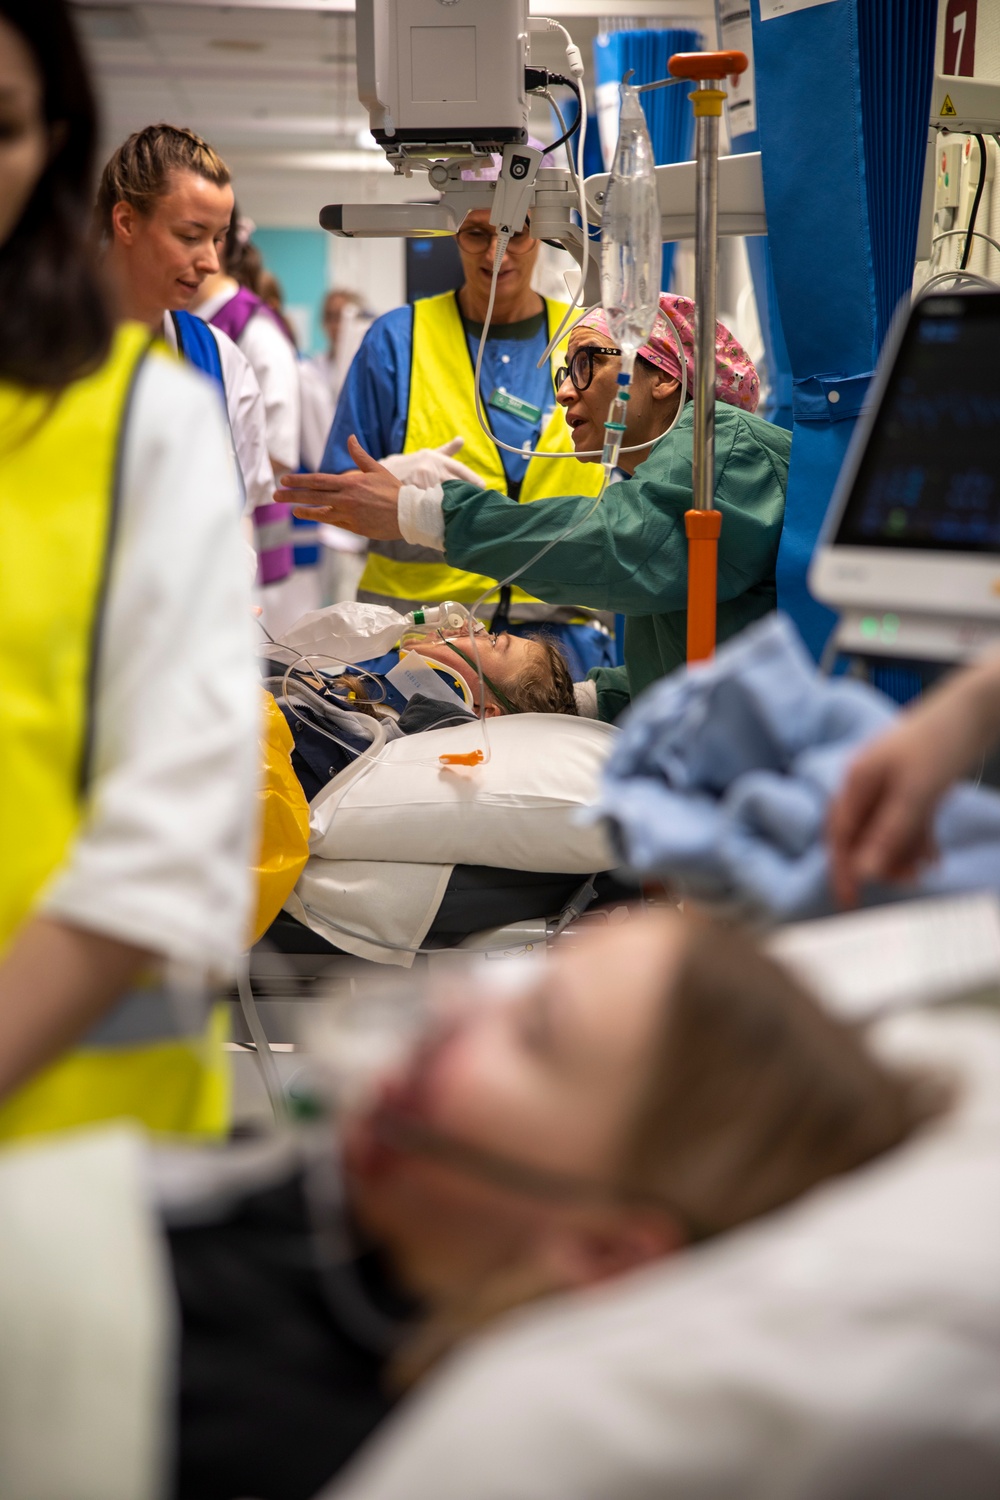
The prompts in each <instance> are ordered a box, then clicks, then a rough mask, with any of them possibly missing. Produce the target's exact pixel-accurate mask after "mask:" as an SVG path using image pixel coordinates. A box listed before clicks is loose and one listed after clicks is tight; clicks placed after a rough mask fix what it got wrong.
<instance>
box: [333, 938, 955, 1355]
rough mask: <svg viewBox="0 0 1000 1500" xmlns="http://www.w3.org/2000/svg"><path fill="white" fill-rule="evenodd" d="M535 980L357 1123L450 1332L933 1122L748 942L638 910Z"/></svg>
mask: <svg viewBox="0 0 1000 1500" xmlns="http://www.w3.org/2000/svg"><path fill="white" fill-rule="evenodd" d="M537 975H538V977H537V978H533V979H531V980H529V981H528V982H527V983H526V984H525V985H524V987H523V988H522V989H521V990H519V991H518V992H517V993H516V994H514V995H513V996H511V997H509V998H506V999H503V1000H501V1001H487V1002H483V1003H477V1004H469V1005H468V1006H463V1007H462V1008H461V1009H460V1010H459V1012H458V1013H457V1016H456V1018H455V1019H453V1020H451V1021H449V1022H442V1023H440V1026H439V1029H438V1030H437V1031H436V1032H433V1033H432V1034H431V1035H430V1036H429V1037H428V1039H427V1040H426V1041H425V1043H424V1044H423V1045H422V1046H421V1047H419V1048H418V1049H417V1050H416V1052H415V1053H414V1055H413V1056H412V1057H411V1058H410V1060H409V1062H408V1063H407V1064H406V1065H404V1066H403V1067H402V1068H401V1069H400V1070H399V1071H398V1072H397V1073H396V1074H395V1076H392V1077H390V1078H388V1079H386V1080H384V1081H383V1083H382V1085H381V1088H380V1089H379V1090H378V1091H377V1093H376V1096H375V1103H374V1104H373V1105H372V1107H371V1108H370V1109H369V1110H368V1111H367V1112H364V1113H362V1114H360V1115H358V1116H357V1117H355V1119H354V1120H353V1122H352V1123H351V1125H350V1126H349V1128H348V1131H347V1137H346V1165H347V1171H348V1179H349V1182H350V1184H351V1192H352V1196H353V1201H354V1204H355V1208H356V1211H357V1214H358V1217H359V1219H360V1222H361V1223H362V1224H363V1225H364V1226H365V1227H366V1228H367V1229H368V1231H369V1232H370V1233H372V1234H373V1235H374V1236H375V1237H376V1239H377V1240H378V1241H379V1242H381V1243H382V1244H383V1245H385V1246H386V1247H387V1248H388V1250H389V1251H390V1253H391V1256H392V1258H393V1260H394V1262H395V1264H396V1266H397V1268H398V1270H399V1271H400V1273H401V1274H402V1276H403V1277H404V1279H405V1280H406V1281H407V1282H408V1283H409V1284H410V1285H411V1286H412V1287H413V1288H415V1289H416V1290H418V1291H419V1292H420V1294H421V1295H423V1296H424V1297H425V1298H427V1299H428V1300H429V1302H430V1303H431V1305H432V1306H434V1305H436V1306H438V1307H439V1308H440V1309H444V1310H445V1312H446V1313H448V1314H450V1315H453V1316H454V1319H455V1322H456V1331H460V1328H459V1327H458V1325H461V1327H468V1326H469V1325H470V1324H472V1323H476V1322H478V1321H481V1320H482V1319H483V1318H484V1317H487V1316H489V1315H490V1314H491V1313H493V1312H495V1311H498V1310H500V1309H501V1308H503V1307H505V1306H509V1305H511V1304H513V1303H517V1302H520V1301H524V1300H527V1299H528V1298H530V1297H533V1296H537V1295H540V1294H542V1293H544V1292H547V1291H556V1290H562V1289H568V1288H573V1287H581V1286H585V1285H588V1284H591V1283H594V1282H598V1281H601V1280H603V1279H605V1278H607V1277H610V1276H614V1275H617V1274H620V1273H622V1272H626V1271H629V1270H631V1269H633V1268H636V1267H638V1266H641V1265H643V1264H645V1263H647V1262H650V1261H653V1260H655V1259H657V1258H659V1257H661V1256H664V1255H668V1254H670V1253H671V1252H673V1251H676V1250H678V1249H680V1248H681V1247H682V1246H684V1245H686V1244H689V1243H692V1242H694V1241H698V1240H701V1239H705V1238H708V1237H711V1236H713V1235H717V1234H720V1233H722V1232H724V1231H726V1230H729V1229H732V1228H735V1227H736V1226H737V1225H739V1224H742V1223H745V1222H746V1221H748V1220H751V1219H754V1218H756V1217H757V1216H758V1215H761V1214H765V1213H768V1212H769V1211H771V1210H772V1209H775V1208H778V1207H780V1206H781V1205H782V1204H784V1203H788V1202H790V1201H791V1200H793V1199H795V1198H797V1197H798V1196H799V1195H800V1194H802V1193H804V1192H806V1191H807V1190H808V1189H809V1188H811V1187H812V1186H814V1185H815V1184H816V1183H819V1182H821V1181H823V1180H824V1179H826V1178H829V1177H832V1176H835V1175H837V1174H839V1173H842V1172H847V1171H850V1170H851V1169H852V1168H854V1167H857V1166H859V1165H860V1164H861V1163H863V1162H866V1161H868V1160H870V1159H871V1158H872V1157H875V1156H878V1155H879V1154H880V1153H881V1152H884V1151H886V1150H889V1149H890V1148H891V1147H893V1146H895V1145H897V1144H898V1143H899V1142H901V1141H902V1140H904V1139H905V1138H906V1137H907V1136H908V1135H909V1134H910V1132H911V1131H912V1130H913V1128H914V1127H915V1125H916V1124H917V1123H918V1122H920V1121H921V1120H922V1119H923V1118H925V1116H926V1115H927V1114H929V1113H931V1112H932V1111H933V1109H934V1108H935V1106H933V1105H932V1104H931V1103H930V1102H929V1101H928V1097H927V1093H926V1088H925V1085H923V1084H922V1083H917V1082H915V1081H913V1080H911V1079H910V1078H908V1077H906V1076H904V1075H901V1074H897V1073H896V1072H894V1071H892V1070H890V1069H889V1068H887V1067H886V1066H884V1065H883V1064H881V1063H880V1062H878V1061H877V1060H876V1059H875V1058H874V1057H873V1056H872V1054H871V1053H870V1052H869V1051H868V1050H867V1048H866V1046H865V1044H864V1042H863V1039H862V1037H861V1035H860V1034H859V1033H858V1032H857V1031H856V1030H854V1029H851V1028H849V1027H846V1026H843V1025H840V1024H838V1023H837V1022H836V1021H834V1020H833V1019H831V1018H830V1017H829V1016H828V1015H826V1014H825V1013H824V1012H823V1011H822V1010H821V1009H820V1008H819V1006H818V1005H817V1004H816V1003H815V1002H814V1001H813V1000H812V999H811V998H810V997H809V996H808V995H807V994H805V993H804V992H803V991H802V990H801V989H800V988H799V986H798V985H797V984H796V983H795V982H794V981H793V980H792V979H791V978H790V977H789V976H788V975H787V974H786V973H785V972H784V971H783V970H781V969H780V968H778V966H777V965H776V964H774V963H773V962H772V961H771V960H769V959H768V958H766V957H764V956H763V955H762V954H761V953H760V952H759V951H758V950H757V949H756V948H755V947H754V946H753V944H752V943H751V942H750V941H749V940H748V939H747V938H746V937H744V936H743V935H741V934H740V933H739V932H736V931H733V930H728V929H725V928H722V927H720V926H717V925H710V924H702V923H700V922H694V921H691V920H685V919H682V918H679V917H676V916H673V915H666V914H655V915H648V916H644V917H636V918H633V919H632V920H631V921H629V922H627V923H623V924H621V925H619V926H607V927H605V928H603V929H600V930H598V931H596V932H593V933H591V934H590V935H589V936H587V937H586V938H581V939H580V940H579V941H578V942H577V943H575V944H574V945H572V946H567V947H566V948H564V949H561V950H559V951H558V952H557V953H556V954H555V955H554V956H553V957H552V959H551V961H550V963H548V964H547V965H545V966H541V967H539V969H538V970H537ZM446 1341H447V1340H446Z"/></svg>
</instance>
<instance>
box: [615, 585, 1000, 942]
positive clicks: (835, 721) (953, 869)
mask: <svg viewBox="0 0 1000 1500" xmlns="http://www.w3.org/2000/svg"><path fill="white" fill-rule="evenodd" d="M894 713H895V706H894V705H893V704H892V703H890V702H889V700H888V699H886V698H884V697H883V696H882V694H881V693H878V692H876V691H875V690H874V689H873V688H870V687H868V686H866V685H865V684H863V683H858V682H852V681H848V680H847V679H845V678H835V679H833V680H830V679H827V678H823V677H821V676H819V674H818V673H817V671H816V667H815V665H814V664H813V661H812V659H811V657H810V656H809V655H808V653H807V651H806V650H805V647H804V646H803V644H802V642H801V640H800V639H799V637H798V635H797V633H796V631H795V628H794V626H793V625H792V624H791V622H790V621H789V620H788V619H787V618H786V617H784V616H781V615H770V616H768V618H767V619H765V620H762V621H761V622H760V623H759V624H757V625H754V626H751V627H750V629H748V630H745V631H744V632H743V633H742V635H740V636H738V637H736V639H735V640H732V641H730V642H728V643H727V644H726V645H725V646H723V647H722V649H721V650H720V651H719V653H718V655H717V656H716V657H715V658H714V660H712V661H711V662H708V663H706V664H703V665H700V666H697V667H695V668H692V669H688V670H682V671H679V672H676V673H674V674H673V675H672V676H671V677H667V678H665V679H664V680H663V681H662V682H659V683H657V684H656V685H655V686H654V687H652V688H650V689H649V691H648V692H646V693H644V694H643V696H642V697H641V698H639V699H638V700H637V702H636V703H635V705H634V706H633V708H632V709H631V710H630V712H629V713H628V715H627V716H626V718H625V719H624V720H623V721H622V731H623V732H622V734H621V735H620V737H619V739H618V742H617V744H616V746H615V749H614V752H613V754H612V756H611V759H610V761H609V763H608V766H607V769H606V771H605V776H604V784H603V790H602V793H601V797H600V800H599V802H598V804H597V807H596V809H595V811H594V816H599V817H604V818H606V819H607V820H608V822H609V824H610V826H611V830H612V834H613V837H614V838H615V839H616V841H617V843H618V846H619V850H620V853H621V855H622V857H623V859H625V860H626V861H627V863H628V864H629V865H630V866H631V867H632V868H633V869H635V870H636V871H638V872H639V873H640V874H643V875H655V876H657V877H658V878H659V879H661V880H664V881H666V882H667V883H669V884H670V885H671V886H672V887H674V888H675V889H677V890H679V891H680V892H682V893H683V894H685V895H688V896H691V897H694V898H698V899H700V900H707V901H723V902H725V903H727V904H730V905H735V906H736V907H738V908H739V909H740V910H742V911H744V912H746V913H747V914H752V915H761V916H763V915H770V916H772V917H775V918H777V919H779V920H787V919H789V918H793V917H804V916H816V915H820V914H822V913H825V912H827V911H830V910H832V908H833V904H834V903H833V899H832V895H831V893H830V888H829V882H828V864H827V852H826V846H825V840H824V828H825V823H826V814H827V807H828V805H829V802H830V798H831V796H832V794H833V793H834V792H835V791H836V790H837V788H838V787H839V786H840V783H841V781H842V780H843V777H844V775H845V773H846V770H847V768H848V766H849V765H850V763H851V761H852V759H853V758H854V755H855V754H856V753H857V750H858V748H859V746H860V745H861V744H863V742H864V741H865V740H868V739H870V738H871V737H872V736H873V735H875V734H877V733H878V732H879V730H881V729H882V728H884V727H885V726H886V725H887V724H888V723H889V722H890V720H891V719H892V717H893V715H894ZM935 831H936V838H937V842H938V847H939V849H940V850H941V859H940V860H939V861H938V863H936V864H935V865H933V866H931V867H929V868H928V869H927V870H926V871H925V872H924V873H923V874H922V876H921V878H920V879H919V881H918V882H917V884H916V885H915V886H914V887H910V888H909V889H908V891H907V894H909V893H911V892H913V891H919V892H920V893H922V894H932V893H939V892H942V891H960V890H975V889H980V888H982V887H984V886H985V887H994V888H998V889H1000V796H998V795H997V794H996V793H994V792H991V791H983V790H976V789H974V788H972V787H971V786H964V785H963V786H960V787H956V788H955V790H954V791H952V792H951V793H949V795H948V796H947V797H946V798H945V800H944V802H943V803H942V805H941V808H940V811H939V814H938V818H937V822H936V825H935ZM900 894H902V893H901V891H900V889H899V887H892V888H891V890H886V889H881V890H875V891H870V892H868V893H867V898H866V899H867V900H869V901H872V902H874V901H878V900H885V899H889V898H890V897H891V898H895V897H898V896H899V895H900Z"/></svg>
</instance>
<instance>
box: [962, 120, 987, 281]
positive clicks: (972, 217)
mask: <svg viewBox="0 0 1000 1500" xmlns="http://www.w3.org/2000/svg"><path fill="white" fill-rule="evenodd" d="M976 144H977V145H978V147H979V181H978V182H977V183H976V193H975V197H974V198H973V200H972V212H971V213H970V214H969V228H968V233H967V234H966V238H965V249H964V250H963V251H962V259H961V261H960V262H959V267H958V269H959V270H960V271H964V270H965V268H966V266H967V265H968V264H969V256H970V255H971V253H972V236H973V234H974V232H975V228H976V218H977V216H978V214H979V205H980V203H982V201H983V191H984V189H985V187H986V142H985V140H984V139H983V137H982V136H981V135H977V136H976Z"/></svg>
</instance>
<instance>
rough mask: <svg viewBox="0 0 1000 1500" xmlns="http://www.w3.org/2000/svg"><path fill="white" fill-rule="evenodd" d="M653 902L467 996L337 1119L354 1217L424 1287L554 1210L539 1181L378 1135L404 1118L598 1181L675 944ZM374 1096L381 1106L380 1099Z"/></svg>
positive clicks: (629, 1101)
mask: <svg viewBox="0 0 1000 1500" xmlns="http://www.w3.org/2000/svg"><path fill="white" fill-rule="evenodd" d="M682 931H683V929H682V924H681V922H680V921H679V920H678V919H676V918H667V917H664V916H662V915H658V916H655V917H645V918H641V917H636V918H633V919H631V920H630V921H629V922H628V923H625V924H622V925H621V926H618V927H610V926H609V927H606V928H602V929H596V930H595V931H594V932H592V933H591V934H589V935H587V936H586V937H581V938H580V939H579V940H578V942H577V943H576V944H575V945H574V946H572V947H570V946H569V945H567V947H566V948H565V949H563V950H560V951H558V952H557V953H556V954H555V955H554V956H553V957H552V959H551V961H550V962H549V963H548V964H547V965H544V966H542V965H539V967H538V971H537V976H538V977H537V978H530V979H528V980H527V981H526V983H525V984H524V985H523V987H522V988H520V989H519V990H518V991H517V992H516V993H514V994H513V995H511V996H509V997H505V998H502V999H498V1000H497V999H490V1000H478V1001H477V1000H476V999H475V997H472V998H471V999H470V1003H469V1005H468V1006H467V1007H466V1008H465V1009H464V1010H463V1012H462V1013H461V1014H460V1016H459V1018H458V1019H456V1020H454V1021H453V1022H450V1023H448V1024H447V1025H445V1026H443V1027H442V1028H441V1029H440V1031H439V1032H438V1033H437V1034H435V1035H432V1036H431V1037H430V1038H429V1039H428V1040H427V1042H426V1043H425V1045H424V1046H423V1047H422V1048H420V1049H418V1051H417V1053H416V1054H415V1055H414V1056H413V1057H412V1058H411V1060H410V1061H409V1063H408V1064H407V1065H406V1066H405V1067H404V1068H403V1069H401V1070H400V1072H399V1073H398V1074H397V1075H396V1076H394V1077H391V1078H389V1079H387V1080H386V1081H385V1083H384V1085H383V1090H382V1093H381V1096H380V1101H379V1103H378V1104H377V1105H376V1107H375V1109H374V1110H373V1111H371V1113H370V1114H369V1115H368V1116H367V1117H366V1118H365V1119H364V1120H362V1121H358V1122H356V1124H355V1127H354V1129H353V1130H352V1131H349V1132H348V1149H347V1163H348V1170H349V1174H350V1178H351V1180H352V1183H353V1186H354V1189H355V1194H356V1197H357V1201H358V1207H359V1211H360V1215H361V1218H362V1220H363V1221H364V1222H366V1223H367V1225H368V1227H369V1228H370V1229H371V1230H373V1232H374V1233H375V1234H376V1235H377V1236H378V1237H379V1238H380V1239H382V1240H383V1242H385V1243H386V1244H387V1245H388V1246H389V1248H390V1249H391V1250H394V1251H395V1252H396V1256H397V1259H398V1260H399V1262H400V1264H401V1266H402V1268H403V1269H404V1273H409V1276H410V1279H411V1280H412V1281H413V1282H414V1283H415V1284H417V1285H419V1286H420V1287H421V1288H422V1289H424V1290H427V1289H430V1290H433V1288H434V1285H435V1282H436V1281H438V1282H440V1283H441V1284H442V1285H445V1286H447V1285H453V1284H454V1281H455V1280H456V1279H459V1280H461V1278H462V1276H472V1275H475V1274H483V1275H485V1274H488V1273H489V1272H490V1271H491V1270H493V1269H495V1268H496V1267H497V1266H498V1265H502V1264H503V1263H504V1262H505V1261H507V1260H509V1258H510V1257H511V1256H515V1255H517V1254H518V1252H519V1250H520V1249H521V1248H522V1247H523V1245H524V1244H525V1243H526V1242H527V1241H528V1240H530V1238H531V1236H532V1235H534V1234H537V1232H538V1231H539V1229H540V1227H542V1226H543V1225H544V1222H545V1220H546V1218H547V1217H549V1216H551V1215H552V1214H554V1213H560V1212H565V1209H564V1208H562V1207H561V1205H560V1204H559V1203H554V1202H553V1201H552V1200H551V1198H546V1196H545V1195H544V1194H532V1193H529V1192H521V1191H519V1190H518V1189H517V1188H516V1187H514V1186H511V1187H508V1186H507V1185H498V1184H497V1182H496V1180H495V1179H491V1178H489V1177H488V1176H480V1175H478V1174H477V1171H476V1170H475V1169H474V1168H473V1169H471V1170H470V1169H469V1167H468V1166H466V1165H456V1164H454V1163H453V1162H446V1161H442V1160H439V1159H435V1158H434V1157H433V1156H427V1155H424V1154H422V1153H421V1152H420V1151H419V1150H417V1151H410V1150H406V1149H401V1148H400V1146H399V1144H398V1142H397V1143H396V1144H394V1145H392V1146H387V1145H385V1144H384V1142H383V1141H382V1139H381V1138H380V1136H379V1126H380V1123H381V1122H383V1121H388V1122H389V1124H390V1126H391V1122H392V1120H393V1119H394V1118H395V1119H399V1118H402V1120H403V1121H404V1122H405V1121H407V1120H410V1121H412V1122H413V1123H414V1124H416V1125H417V1126H418V1127H421V1126H422V1127H424V1128H428V1129H430V1130H431V1131H433V1132H434V1133H436V1134H437V1135H440V1136H442V1137H446V1138H448V1139H449V1140H451V1141H455V1142H460V1143H462V1144H463V1145H467V1146H470V1147H473V1148H475V1150H477V1151H479V1152H484V1153H489V1155H490V1156H491V1157H494V1158H496V1157H499V1158H502V1159H503V1160H504V1161H505V1162H507V1163H513V1164H516V1165H518V1166H522V1167H526V1168H529V1169H531V1170H533V1171H535V1172H538V1173H544V1174H555V1175H557V1176H559V1177H560V1178H564V1177H569V1178H573V1179H582V1180H585V1181H589V1182H591V1183H594V1182H597V1183H603V1182H608V1183H610V1182H611V1181H612V1180H613V1179H614V1174H615V1169H616V1166H617V1163H618V1160H619V1157H620V1153H621V1151H622V1149H623V1146H624V1143H625V1138H626V1133H627V1130H628V1128H629V1126H630V1124H631V1120H632V1113H633V1110H634V1108H635V1102H636V1098H637V1095H638V1093H639V1091H640V1089H641V1087H642V1084H643V1081H644V1060H645V1058H646V1057H647V1056H648V1053H649V1049H650V1046H651V1044H652V1041H653V1036H654V1031H655V1028H656V1026H657V1022H658V1019H659V1017H660V1014H661V1011H662V1007H663V1005H664V1004H665V1003H666V1000H667V996H668V995H669V990H670V983H671V975H672V974H673V973H674V972H676V968H677V965H678V962H679V958H680V954H681V948H682V942H683V937H682ZM380 1112H381V1113H380Z"/></svg>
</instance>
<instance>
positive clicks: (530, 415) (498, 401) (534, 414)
mask: <svg viewBox="0 0 1000 1500" xmlns="http://www.w3.org/2000/svg"><path fill="white" fill-rule="evenodd" d="M486 404H487V406H495V407H496V409H497V411H506V412H509V413H510V415H511V416H512V417H520V418H521V420H522V422H530V424H531V426H532V427H537V425H538V423H539V422H540V421H541V420H542V408H541V407H540V406H532V404H531V402H530V401H522V400H521V398H520V396H510V395H508V393H507V392H506V391H501V390H500V389H497V390H495V391H494V392H493V394H492V396H491V397H490V399H489V401H488V402H487V403H486Z"/></svg>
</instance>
